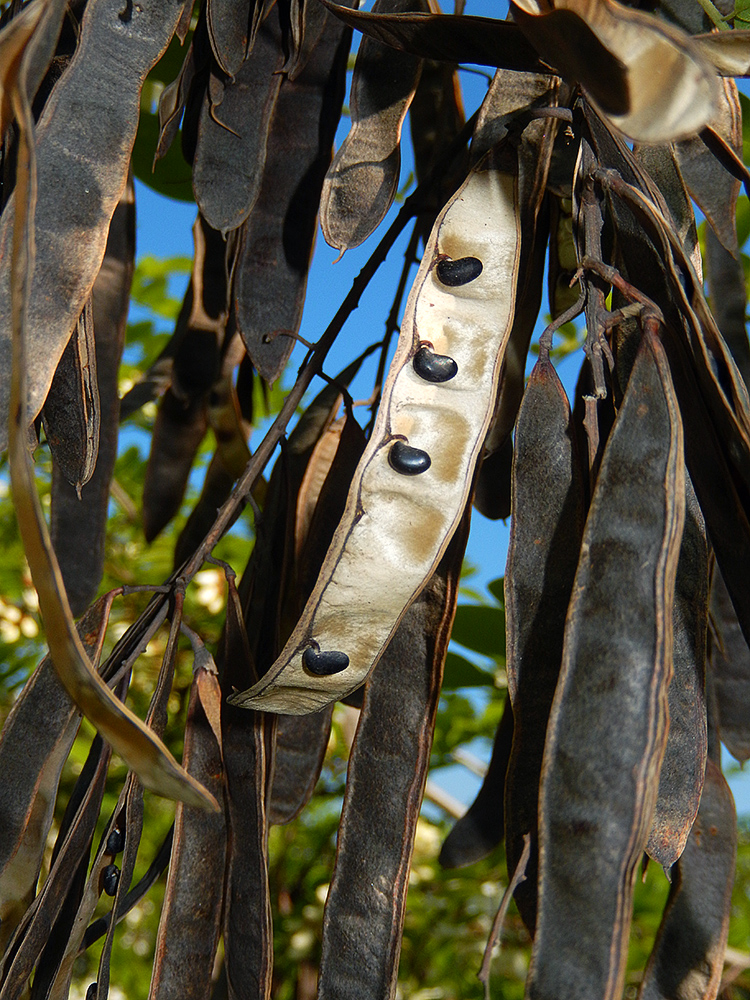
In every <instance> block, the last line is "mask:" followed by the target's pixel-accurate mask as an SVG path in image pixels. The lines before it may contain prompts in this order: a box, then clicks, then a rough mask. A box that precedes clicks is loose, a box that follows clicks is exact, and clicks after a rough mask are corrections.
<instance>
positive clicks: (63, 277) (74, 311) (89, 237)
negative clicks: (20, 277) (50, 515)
mask: <svg viewBox="0 0 750 1000" xmlns="http://www.w3.org/2000/svg"><path fill="white" fill-rule="evenodd" d="M183 6H184V3H183V0H161V2H160V3H155V4H151V3H149V4H145V3H144V4H142V5H141V8H140V10H139V11H138V16H134V17H130V18H129V19H128V20H127V21H125V20H123V19H122V18H120V16H119V14H120V10H121V9H122V8H117V7H116V6H113V5H112V4H111V3H109V2H108V0H93V2H91V3H88V4H87V6H86V16H85V18H84V19H83V21H82V23H81V33H80V40H79V44H78V48H77V49H76V53H75V55H74V56H73V59H72V60H71V62H70V65H69V66H68V68H67V69H66V70H65V73H64V74H63V76H62V77H61V78H60V80H59V82H58V84H57V86H56V87H55V88H54V91H53V93H52V95H51V96H50V99H49V100H48V101H47V103H46V105H45V108H44V112H43V114H42V117H41V118H40V121H39V125H38V127H37V130H36V140H35V141H36V161H37V182H38V183H37V189H38V193H37V202H36V211H35V226H36V258H35V263H34V273H33V276H32V279H31V289H30V295H29V315H28V321H27V348H26V349H27V354H28V359H29V365H28V368H29V381H28V388H27V404H28V408H29V419H30V420H33V419H34V417H35V416H36V415H37V413H38V412H39V411H40V409H41V407H42V405H43V403H44V400H45V398H46V396H47V391H48V389H49V386H50V383H51V381H52V376H53V375H54V372H55V369H56V367H57V363H58V361H59V360H60V357H61V356H62V353H63V351H64V349H65V346H66V344H67V342H68V339H69V337H70V333H71V331H72V330H73V329H74V327H75V324H76V322H77V320H78V317H79V316H80V315H81V311H82V309H83V307H84V305H85V303H86V300H87V299H88V297H89V295H90V294H91V288H92V286H93V284H94V280H95V278H96V276H97V274H98V272H99V268H100V266H101V263H102V258H103V257H104V250H105V245H106V240H107V233H108V230H109V224H110V220H111V218H112V215H113V213H114V211H115V208H116V207H117V203H118V201H119V198H120V195H121V194H122V190H123V187H124V186H125V183H126V178H127V174H128V167H129V163H130V154H131V151H132V148H133V143H134V141H135V136H136V131H137V128H138V114H139V108H140V96H141V88H142V85H143V81H144V79H145V78H146V76H147V74H148V73H149V71H150V70H151V68H152V67H153V66H154V64H155V63H156V61H157V60H158V59H159V57H160V56H161V55H162V53H163V52H164V50H165V49H166V47H167V45H168V44H169V41H170V39H171V38H172V36H173V34H174V31H175V28H176V26H177V23H178V21H179V19H180V14H181V13H182V9H183ZM113 53H117V57H116V66H117V72H116V73H110V74H108V75H107V74H104V75H103V74H102V72H101V67H102V66H112V65H113V59H114V58H115V57H114V56H113ZM15 215H16V206H15V203H13V204H12V205H9V206H8V209H7V210H6V211H4V212H3V215H2V222H1V223H0V246H1V247H2V253H0V449H2V448H4V447H5V446H6V444H7V433H6V431H7V426H8V419H7V413H8V405H9V404H8V400H9V398H10V363H9V360H10V337H11V335H10V330H11V322H10V315H11V309H10V298H11V296H10V262H11V259H12V257H13V254H12V253H11V251H10V242H11V239H12V233H13V227H14V222H15Z"/></svg>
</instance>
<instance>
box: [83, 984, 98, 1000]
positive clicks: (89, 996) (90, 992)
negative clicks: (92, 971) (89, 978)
mask: <svg viewBox="0 0 750 1000" xmlns="http://www.w3.org/2000/svg"><path fill="white" fill-rule="evenodd" d="M98 985H99V984H98V983H89V988H88V989H87V990H86V1000H96V990H97V987H98Z"/></svg>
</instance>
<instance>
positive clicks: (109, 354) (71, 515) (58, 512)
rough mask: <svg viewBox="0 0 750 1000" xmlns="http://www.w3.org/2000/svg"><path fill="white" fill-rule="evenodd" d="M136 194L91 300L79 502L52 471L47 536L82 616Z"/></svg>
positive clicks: (107, 459)
mask: <svg viewBox="0 0 750 1000" xmlns="http://www.w3.org/2000/svg"><path fill="white" fill-rule="evenodd" d="M134 196H135V195H134V188H133V183H132V179H131V180H130V181H129V183H128V185H127V186H126V188H125V191H124V192H123V196H122V198H121V199H120V203H119V205H118V206H117V209H116V210H115V214H114V215H113V216H112V223H111V225H110V227H109V237H108V239H107V250H106V253H105V255H104V261H103V262H102V267H101V270H100V271H99V274H98V275H97V278H96V281H95V282H94V289H93V292H92V296H91V302H92V312H93V322H94V339H95V346H96V374H97V383H98V392H99V406H100V411H101V422H100V428H99V448H98V452H97V458H96V466H95V468H94V471H93V475H92V477H91V479H90V480H89V482H88V483H87V484H86V485H85V486H84V487H83V489H82V491H81V496H80V499H79V497H78V496H77V495H76V490H75V488H74V487H72V486H70V484H69V483H68V482H67V480H65V479H64V477H63V476H62V475H61V474H60V470H59V469H58V467H57V466H56V465H55V464H53V468H52V498H51V499H52V502H51V509H50V536H51V538H52V545H53V547H54V549H55V555H56V556H57V561H58V563H59V564H60V571H61V573H62V575H63V581H64V583H65V589H66V591H67V594H68V600H69V602H70V608H71V611H72V612H73V614H74V615H78V614H82V613H83V612H84V611H85V609H86V608H87V607H88V606H89V604H90V603H91V602H92V601H93V600H94V598H95V597H96V593H97V591H98V589H99V583H100V581H101V578H102V572H103V569H104V549H105V540H106V533H107V514H108V511H109V500H110V495H109V494H110V484H111V481H112V473H113V472H114V466H115V459H116V458H117V439H118V430H119V420H120V397H119V392H118V384H117V374H118V370H119V367H120V359H121V357H122V349H123V346H124V344H125V330H126V327H127V318H128V307H129V304H130V284H131V281H132V279H133V269H134V267H135V202H134Z"/></svg>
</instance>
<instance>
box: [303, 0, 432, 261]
mask: <svg viewBox="0 0 750 1000" xmlns="http://www.w3.org/2000/svg"><path fill="white" fill-rule="evenodd" d="M422 6H423V3H422V2H421V0H376V3H375V5H374V7H373V13H377V12H384V13H389V14H390V13H396V14H403V13H406V12H408V11H410V10H414V9H415V7H416V8H421V7H422ZM421 67H422V62H421V60H420V59H417V58H415V57H414V56H411V55H407V54H406V53H404V52H397V51H395V50H394V49H392V48H391V47H390V46H388V45H384V44H383V43H382V42H376V41H374V40H373V39H371V38H363V39H362V41H361V42H360V46H359V51H358V52H357V59H356V62H355V64H354V76H353V78H352V93H351V100H350V105H351V118H352V127H351V129H350V131H349V134H348V135H347V137H346V139H345V140H344V142H343V143H342V145H341V148H340V149H339V150H338V152H337V153H336V156H335V157H334V160H333V163H332V164H331V166H330V168H329V170H328V173H327V174H326V178H325V181H324V183H323V193H322V195H321V200H320V224H321V227H322V230H323V236H324V237H325V240H326V243H329V244H330V245H331V246H332V247H335V248H336V249H337V250H341V251H344V250H348V249H349V248H350V247H356V246H359V245H360V243H363V242H364V241H365V240H366V239H367V237H368V236H369V235H370V233H372V232H373V230H375V229H377V227H378V226H379V225H380V222H381V221H382V219H383V216H384V215H385V214H386V212H387V211H388V209H389V208H390V206H391V202H392V201H393V198H394V195H395V194H396V188H397V186H398V178H399V171H400V168H401V126H402V125H403V122H404V118H405V117H406V112H407V111H408V109H409V105H410V104H411V102H412V99H413V97H414V91H415V90H416V87H417V83H418V82H419V74H420V71H421Z"/></svg>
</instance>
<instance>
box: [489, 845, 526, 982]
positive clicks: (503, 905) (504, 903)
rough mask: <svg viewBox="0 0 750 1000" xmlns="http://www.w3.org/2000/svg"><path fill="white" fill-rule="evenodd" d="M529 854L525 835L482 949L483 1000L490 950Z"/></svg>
mask: <svg viewBox="0 0 750 1000" xmlns="http://www.w3.org/2000/svg"><path fill="white" fill-rule="evenodd" d="M530 854H531V836H530V835H529V834H528V833H525V834H524V835H523V852H522V853H521V857H520V858H519V861H518V864H517V865H516V870H515V871H514V872H513V878H512V879H511V880H510V882H509V883H508V888H507V889H506V890H505V892H504V893H503V898H502V899H501V900H500V906H499V907H498V911H497V913H496V914H495V919H494V920H493V922H492V930H491V931H490V936H489V938H488V940H487V947H486V948H485V949H484V958H483V959H482V968H481V969H480V970H479V972H478V973H477V979H478V980H479V982H480V983H482V985H483V986H484V1000H490V966H491V965H492V949H493V948H494V947H495V945H496V944H497V943H498V941H499V940H500V932H501V931H502V929H503V924H504V923H505V916H506V914H507V912H508V907H509V906H510V901H511V899H512V898H513V893H514V892H515V891H516V889H517V887H518V886H519V885H520V884H521V882H523V881H524V880H525V878H526V865H527V864H528V863H529V855H530Z"/></svg>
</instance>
